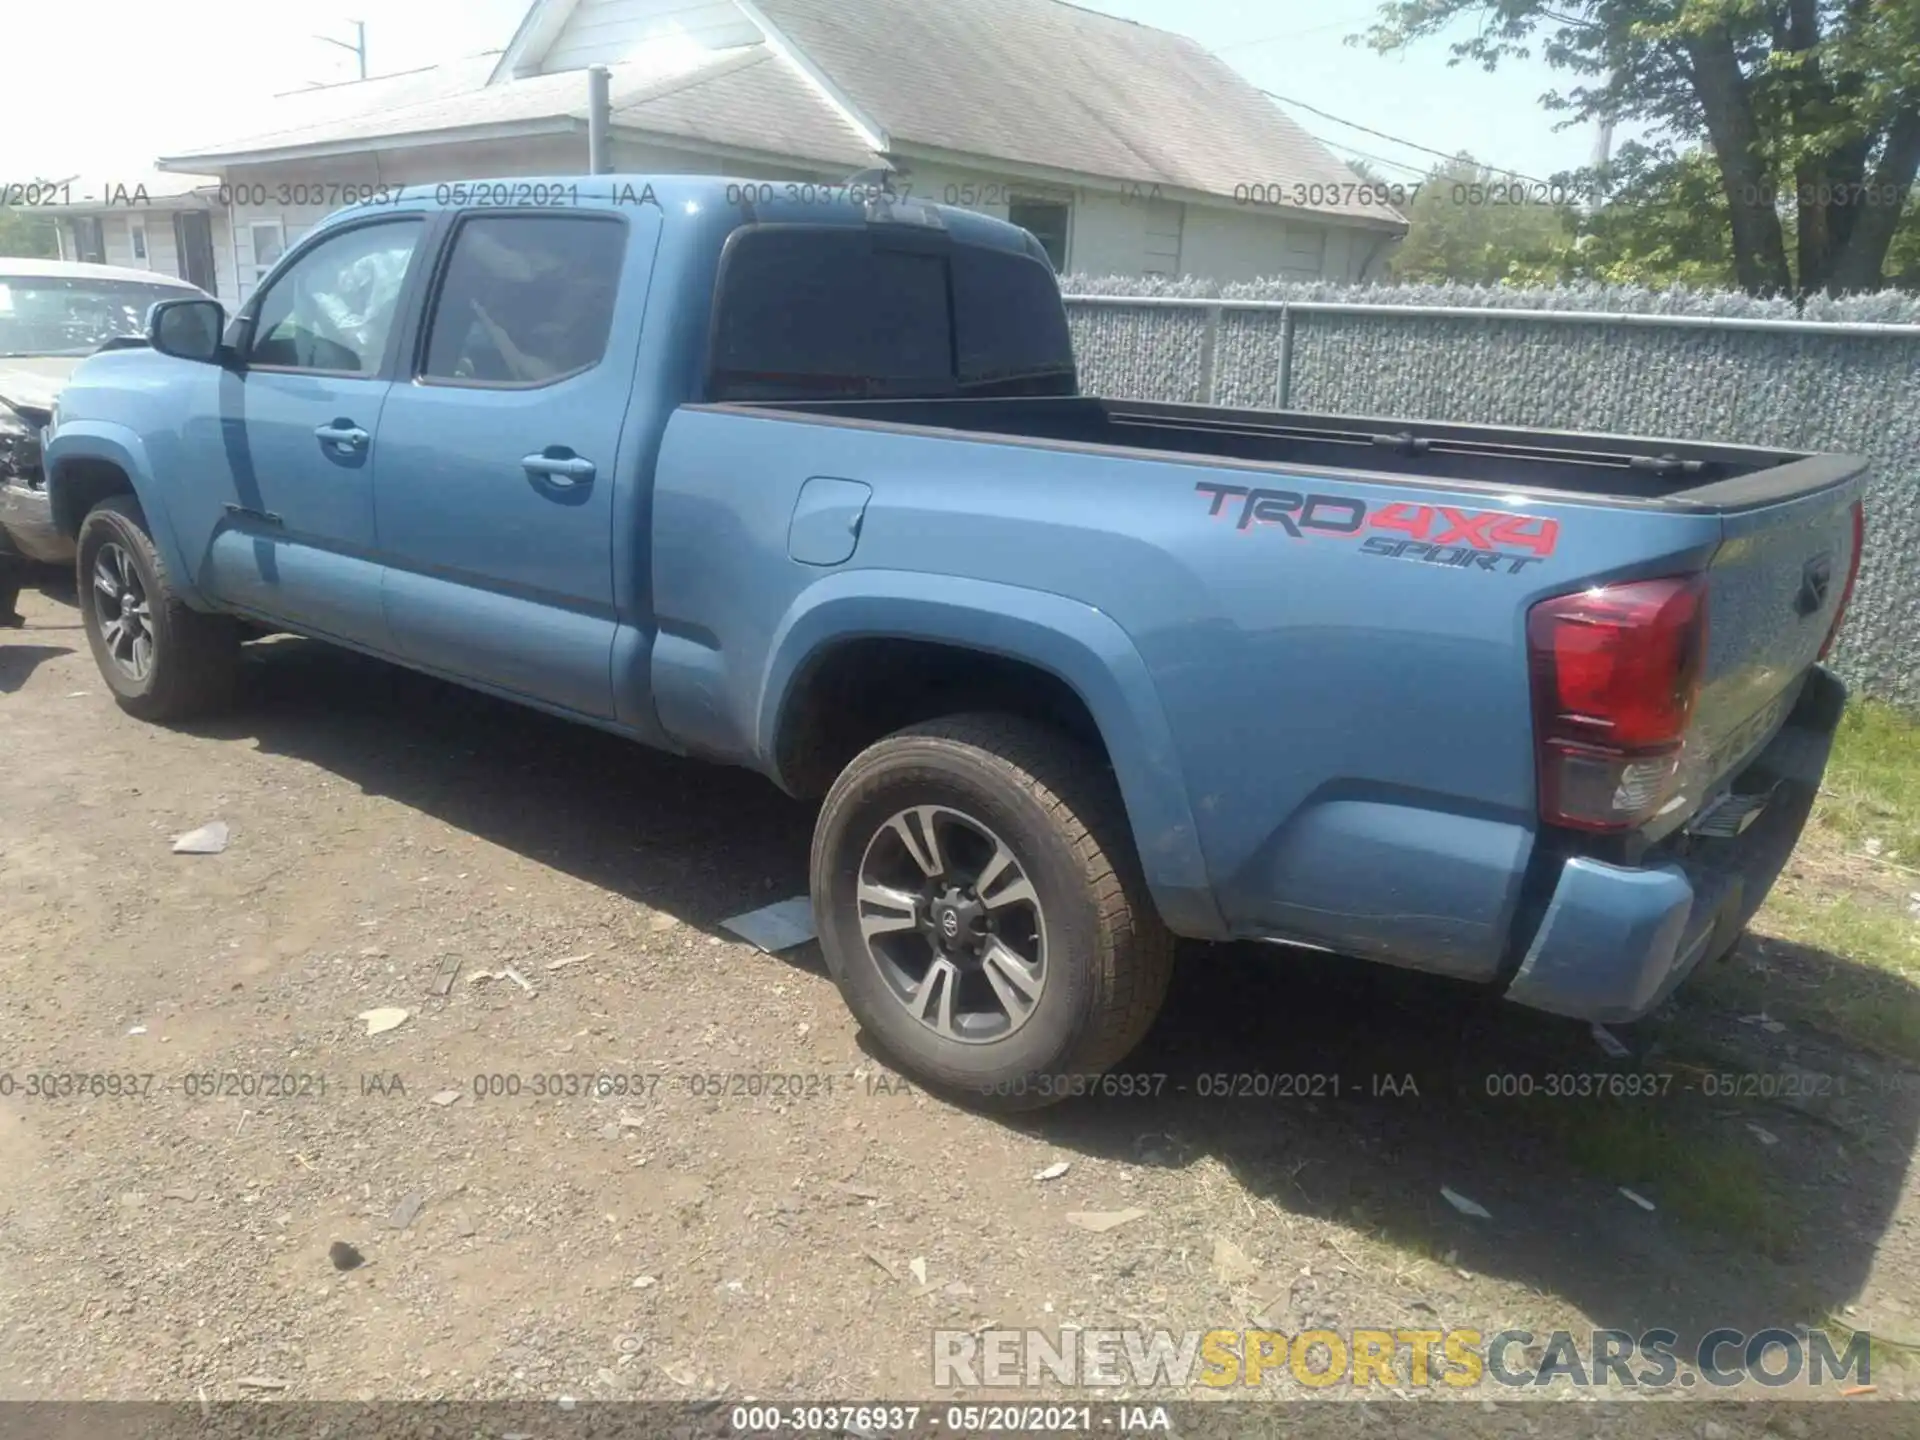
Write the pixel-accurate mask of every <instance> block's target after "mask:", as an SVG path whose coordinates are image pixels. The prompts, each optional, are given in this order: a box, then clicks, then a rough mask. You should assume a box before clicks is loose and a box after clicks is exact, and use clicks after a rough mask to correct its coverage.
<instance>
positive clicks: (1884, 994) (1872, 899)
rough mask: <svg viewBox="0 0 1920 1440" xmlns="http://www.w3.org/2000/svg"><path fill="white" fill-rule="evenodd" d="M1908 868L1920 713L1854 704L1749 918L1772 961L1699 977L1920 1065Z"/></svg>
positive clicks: (1918, 926) (1919, 989) (1918, 784)
mask: <svg viewBox="0 0 1920 1440" xmlns="http://www.w3.org/2000/svg"><path fill="white" fill-rule="evenodd" d="M1899 867H1906V868H1905V869H1902V868H1899ZM1912 871H1920V721H1916V720H1914V719H1913V718H1911V717H1909V716H1907V715H1906V714H1904V713H1903V712H1901V711H1899V710H1896V709H1894V708H1893V707H1892V706H1889V705H1882V704H1877V703H1874V702H1871V701H1868V702H1861V703H1857V704H1854V705H1850V706H1848V707H1847V712H1846V715H1845V717H1844V718H1843V719H1842V721H1841V723H1840V730H1839V733H1838V734H1837V735H1836V736H1835V740H1834V749H1833V757H1832V759H1831V760H1830V761H1829V762H1828V765H1827V773H1826V778H1825V781H1824V782H1823V784H1822V786H1821V793H1820V798H1819V802H1818V804H1816V805H1815V807H1814V813H1813V820H1812V822H1811V823H1810V824H1809V825H1808V827H1807V831H1806V833H1805V834H1804V835H1803V836H1801V838H1800V846H1799V849H1798V850H1797V852H1796V853H1795V856H1794V860H1793V863H1792V864H1791V865H1790V866H1789V867H1788V874H1787V875H1786V876H1785V877H1783V878H1782V880H1781V882H1780V883H1779V884H1778V885H1776V886H1775V887H1774V890H1773V893H1772V894H1771V895H1770V896H1769V897H1768V898H1767V903H1766V906H1765V907H1764V908H1763V909H1762V910H1761V912H1760V913H1759V915H1758V916H1756V917H1755V919H1754V927H1753V928H1754V929H1755V930H1756V931H1758V932H1759V933H1761V934H1763V935H1766V936H1770V937H1775V938H1776V943H1775V944H1773V945H1772V946H1771V947H1770V949H1769V951H1768V955H1769V958H1770V959H1771V960H1772V961H1774V962H1775V963H1774V965H1773V966H1772V967H1771V969H1770V970H1762V969H1759V968H1756V967H1754V966H1751V965H1747V964H1744V963H1742V962H1740V961H1739V960H1737V959H1736V961H1735V963H1734V964H1732V965H1731V966H1728V967H1726V969H1725V970H1722V971H1719V972H1717V973H1714V974H1711V975H1709V976H1707V977H1704V978H1705V980H1706V985H1707V988H1709V989H1712V990H1717V991H1720V992H1722V994H1723V996H1724V997H1725V998H1727V999H1729V1000H1734V1001H1735V1002H1736V1003H1739V1004H1742V1005H1750V1006H1751V1007H1752V1008H1755V1009H1759V1008H1766V1009H1768V1010H1769V1011H1770V1012H1771V1013H1773V1014H1774V1015H1776V1016H1778V1017H1780V1018H1782V1019H1788V1018H1799V1019H1802V1020H1804V1021H1805V1022H1806V1023H1808V1024H1811V1025H1814V1026H1816V1027H1818V1028H1819V1029H1822V1030H1825V1031H1827V1032H1829V1033H1830V1034H1833V1035H1835V1036H1838V1037H1840V1038H1842V1039H1845V1040H1848V1041H1851V1042H1853V1043H1855V1044H1858V1045H1861V1046H1863V1047H1865V1048H1867V1049H1870V1050H1876V1051H1878V1052H1880V1053H1881V1054H1884V1055H1890V1056H1893V1057H1895V1058H1897V1059H1899V1060H1903V1061H1906V1062H1908V1063H1910V1064H1920V920H1916V919H1915V917H1914V916H1913V914H1911V913H1910V901H1909V899H1908V897H1909V895H1911V894H1914V893H1916V892H1920V873H1910V872H1912ZM1778 941H1785V942H1788V943H1786V944H1784V945H1782V944H1779V943H1777V942H1778Z"/></svg>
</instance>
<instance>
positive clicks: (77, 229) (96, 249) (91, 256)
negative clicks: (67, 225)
mask: <svg viewBox="0 0 1920 1440" xmlns="http://www.w3.org/2000/svg"><path fill="white" fill-rule="evenodd" d="M73 249H74V258H75V259H76V260H84V261H86V262H88V263H90V264H94V265H104V264H106V263H107V238H106V236H105V234H103V233H102V231H101V229H100V217H99V216H98V215H76V216H75V217H74V219H73Z"/></svg>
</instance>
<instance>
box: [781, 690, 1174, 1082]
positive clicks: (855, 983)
mask: <svg viewBox="0 0 1920 1440" xmlns="http://www.w3.org/2000/svg"><path fill="white" fill-rule="evenodd" d="M813 902H814V912H815V916H816V919H817V922H818V928H819V931H820V936H821V943H822V946H823V948H824V949H825V952H826V957H827V965H828V968H829V969H830V970H831V971H832V973H833V977H834V979H835V981H836V982H837V983H838V984H839V986H840V990H841V993H842V995H844V996H845V998H846V1001H847V1004H848V1006H849V1008H851V1009H852V1011H853V1012H854V1015H855V1016H856V1017H857V1018H858V1019H859V1021H860V1023H861V1024H862V1025H863V1026H864V1027H865V1028H866V1029H867V1031H868V1032H869V1033H870V1034H871V1035H873V1037H874V1038H875V1039H876V1040H877V1041H878V1042H879V1043H880V1044H881V1046H882V1047H883V1048H885V1049H886V1051H887V1052H888V1053H889V1054H890V1055H892V1056H893V1057H894V1058H895V1059H897V1060H898V1062H899V1063H900V1064H901V1066H902V1068H904V1069H905V1070H906V1071H907V1072H908V1073H909V1074H911V1075H913V1076H915V1077H916V1078H918V1079H920V1080H921V1081H923V1082H924V1083H926V1084H928V1085H931V1086H934V1087H936V1088H939V1089H942V1090H946V1091H949V1092H952V1093H954V1094H956V1095H958V1096H961V1097H963V1098H968V1099H971V1100H974V1101H975V1102H977V1103H983V1104H987V1105H991V1106H994V1107H997V1108H1004V1109H1030V1108H1035V1107H1038V1106H1041V1105H1046V1104H1050V1103H1052V1102H1053V1101H1056V1100H1060V1099H1064V1098H1067V1097H1068V1096H1070V1095H1073V1094H1078V1093H1083V1092H1084V1091H1085V1090H1086V1089H1087V1088H1088V1085H1089V1082H1091V1081H1092V1080H1094V1079H1095V1078H1096V1077H1097V1076H1098V1075H1099V1074H1100V1073H1101V1072H1103V1071H1105V1070H1106V1069H1107V1068H1108V1067H1110V1066H1112V1065H1113V1064H1115V1063H1117V1062H1118V1061H1119V1060H1121V1059H1122V1058H1123V1057H1124V1056H1125V1055H1126V1054H1127V1052H1128V1051H1130V1050H1131V1049H1132V1048H1133V1047H1134V1046H1135V1045H1136V1044H1138V1043H1139V1041H1140V1039H1141V1037H1142V1036H1143V1035H1145V1034H1146V1032H1147V1029H1148V1027H1149V1026H1150V1025H1151V1024H1152V1023H1153V1018H1154V1016H1155V1015H1156V1014H1157V1013H1158V1012H1159V1008H1160V1004H1161V1001H1162V1000H1163V999H1164V998H1165V995H1166V988H1167V982H1168V979H1169V976H1170V974H1171V970H1172V957H1173V937H1172V935H1171V934H1169V933H1168V931H1167V930H1166V928H1165V927H1164V926H1163V925H1162V924H1161V923H1160V920H1159V917H1158V916H1157V915H1155V914H1154V912H1153V909H1152V906H1151V902H1150V901H1149V900H1148V899H1147V896H1146V892H1145V884H1144V881H1143V880H1142V878H1141V877H1140V875H1139V866H1138V863H1137V861H1136V859H1135V856H1134V853H1133V847H1132V843H1131V839H1130V836H1129V833H1128V830H1127V826H1126V817H1125V814H1124V811H1123V808H1122V806H1121V804H1120V797H1119V795H1118V792H1117V790H1116V789H1115V787H1114V784H1113V779H1112V776H1111V775H1110V774H1109V773H1108V772H1107V770H1106V768H1105V767H1104V766H1103V765H1101V764H1100V763H1099V761H1098V759H1097V758H1096V757H1094V756H1093V755H1090V754H1088V753H1087V752H1086V751H1085V750H1083V749H1082V748H1081V747H1079V746H1077V745H1075V744H1074V743H1073V742H1072V741H1070V740H1068V739H1067V738H1066V737H1064V736H1062V735H1058V734H1056V733H1054V732H1053V731H1050V730H1047V729H1045V728H1043V727H1041V726H1038V725H1034V724H1031V723H1029V722H1027V721H1024V720H1019V719H1016V718H1013V717H1010V716H998V715H968V716H958V717H954V718H950V719H946V720H939V721H934V722H931V723H929V724H926V725H919V726H915V727H913V728H912V729H909V730H904V731H901V732H900V733H899V734H897V735H893V736H890V737H888V738H887V739H885V740H882V741H881V742H879V743H878V744H877V745H874V746H872V747H871V748H869V749H868V750H866V751H864V752H862V753H861V754H860V755H859V756H857V757H856V758H855V759H854V760H853V762H852V763H851V764H850V765H848V766H847V768H846V770H845V771H844V772H843V773H842V774H841V776H840V778H839V780H838V781H836V782H835V784H834V786H833V788H832V790H831V792H830V793H829V794H828V796H827V800H826V803H825V805H824V806H823V807H822V809H821V813H820V820H819V824H818V826H817V828H816V829H815V831H814V842H813Z"/></svg>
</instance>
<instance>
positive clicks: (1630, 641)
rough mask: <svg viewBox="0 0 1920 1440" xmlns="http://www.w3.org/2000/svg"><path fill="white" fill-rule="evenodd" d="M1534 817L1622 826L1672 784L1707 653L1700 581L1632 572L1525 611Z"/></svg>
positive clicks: (1636, 819) (1653, 805)
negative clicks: (1620, 581) (1535, 778)
mask: <svg viewBox="0 0 1920 1440" xmlns="http://www.w3.org/2000/svg"><path fill="white" fill-rule="evenodd" d="M1527 650H1528V656H1529V660H1530V663H1531V665H1532V669H1533V719H1534V731H1535V734H1536V736H1537V737H1538V744H1539V770H1540V816H1541V818H1542V819H1543V820H1546V821H1547V822H1548V823H1549V824H1553V825H1571V826H1573V827H1575V828H1577V829H1581V830H1628V829H1632V828H1633V827H1634V826H1636V825H1639V824H1641V823H1642V822H1643V821H1645V820H1647V819H1648V818H1649V817H1651V816H1652V815H1653V814H1655V813H1656V812H1657V811H1658V810H1659V809H1660V807H1661V806H1662V805H1664V804H1665V803H1666V802H1667V801H1668V800H1669V799H1670V798H1671V797H1672V795H1673V791H1674V788H1675V785H1676V783H1677V781H1678V780H1679V778H1680V751H1681V744H1682V742H1683V741H1684V740H1685V738H1686V733H1687V726H1688V724H1689V723H1690V722H1691V721H1692V719H1693V707H1694V702H1695V701H1696V700H1697V699H1698V698H1699V694H1700V680H1701V675H1702V672H1703V671H1704V669H1705V666H1706V654H1707V580H1706V576H1704V575H1691V576H1686V577H1682V578H1677V579H1669V580H1639V581H1634V582H1633V583H1631V584H1626V585H1609V586H1606V587H1605V588H1603V589H1596V590H1584V591H1582V592H1580V593H1579V594H1577V595H1561V596H1558V597H1556V598H1555V599H1552V600H1543V601H1541V602H1540V603H1539V604H1538V605H1535V606H1534V607H1533V609H1532V611H1531V612H1529V614H1528V616H1527Z"/></svg>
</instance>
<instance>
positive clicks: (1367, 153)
mask: <svg viewBox="0 0 1920 1440" xmlns="http://www.w3.org/2000/svg"><path fill="white" fill-rule="evenodd" d="M1307 133H1308V134H1309V135H1313V132H1312V131H1311V130H1309V131H1308V132H1307ZM1313 138H1314V139H1316V140H1318V141H1319V142H1320V143H1321V144H1322V145H1327V146H1331V147H1332V148H1333V149H1335V150H1344V151H1346V152H1347V154H1349V155H1358V156H1359V157H1360V158H1361V159H1362V160H1371V161H1373V163H1374V164H1376V165H1385V166H1388V167H1389V168H1391V169H1394V170H1404V171H1406V172H1407V174H1409V175H1418V176H1419V177H1420V178H1421V179H1422V180H1424V179H1426V178H1427V176H1428V175H1430V174H1432V173H1433V172H1432V170H1431V169H1428V170H1422V169H1421V168H1420V167H1419V166H1418V165H1409V164H1407V162H1406V161H1404V160H1389V159H1388V158H1387V157H1386V156H1385V155H1376V154H1374V153H1373V152H1372V151H1371V150H1359V149H1356V148H1355V147H1353V146H1352V145H1343V144H1341V143H1340V141H1338V140H1329V139H1328V138H1327V137H1326V136H1324V135H1313Z"/></svg>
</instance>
